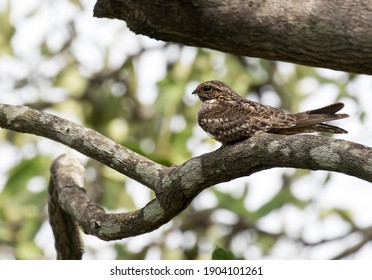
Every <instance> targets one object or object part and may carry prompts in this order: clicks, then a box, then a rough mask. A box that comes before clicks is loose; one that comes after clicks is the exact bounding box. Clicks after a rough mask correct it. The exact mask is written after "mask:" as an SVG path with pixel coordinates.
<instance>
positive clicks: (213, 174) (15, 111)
mask: <svg viewBox="0 0 372 280" xmlns="http://www.w3.org/2000/svg"><path fill="white" fill-rule="evenodd" d="M0 127H3V128H6V129H10V130H14V131H19V132H24V133H31V134H36V135H40V136H43V137H46V138H49V139H52V140H55V141H58V142H60V143H62V144H65V145H67V146H69V147H71V148H73V149H75V150H77V151H79V152H81V153H83V154H85V155H87V156H90V157H92V158H94V159H97V160H98V161H100V162H102V163H103V164H106V165H108V166H110V167H112V168H114V169H115V170H117V171H119V172H120V173H122V174H124V175H126V176H129V177H131V178H133V179H135V180H137V181H138V182H140V183H142V184H144V185H146V186H147V187H149V188H150V189H152V190H154V192H155V194H156V197H155V198H154V199H153V200H152V201H150V202H149V203H148V204H147V205H146V206H144V207H143V208H141V209H138V210H136V211H133V212H129V213H113V214H110V213H106V212H105V211H104V210H103V209H102V208H101V207H100V206H99V205H96V204H94V203H93V202H92V201H90V200H89V198H88V197H87V196H86V194H85V192H84V191H82V187H83V186H82V180H81V179H79V178H78V176H76V175H74V174H75V173H74V172H66V168H67V167H68V166H75V165H76V167H74V169H77V170H83V169H82V167H81V166H80V163H79V162H78V161H76V160H74V159H71V155H63V156H61V157H59V158H57V159H56V160H55V162H54V163H53V165H52V179H51V180H52V182H53V184H54V186H53V187H54V188H57V192H56V193H57V195H58V201H59V203H60V205H61V207H62V209H63V210H64V211H65V212H66V213H68V214H69V215H71V216H72V217H73V219H74V220H76V221H77V223H78V224H79V225H80V226H81V227H82V228H83V230H84V231H85V232H86V233H87V234H92V235H95V236H97V237H99V238H101V239H103V240H115V239H122V238H125V237H129V236H135V235H139V234H143V233H146V232H150V231H153V230H155V229H157V228H158V227H160V226H161V225H163V224H165V223H167V222H168V221H169V220H171V219H172V218H173V217H175V216H176V215H177V214H178V213H180V212H181V211H182V210H183V209H185V208H186V207H187V206H188V205H189V204H190V203H191V201H192V200H193V199H194V198H195V197H196V196H197V195H198V194H199V193H200V192H201V191H202V190H204V189H206V188H208V187H210V186H212V185H214V184H217V183H221V182H226V181H230V180H233V179H236V178H239V177H242V176H249V175H251V174H253V173H255V172H258V171H262V170H265V169H269V168H274V167H293V168H303V169H310V170H329V171H334V172H340V173H344V174H348V175H350V176H354V177H356V178H360V179H363V180H366V181H369V182H372V149H371V148H370V147H366V146H363V145H360V144H357V143H353V142H349V141H344V140H337V139H333V138H329V137H324V136H316V135H293V136H283V135H275V134H266V133H261V134H257V135H255V136H253V137H251V138H250V139H248V140H246V141H243V142H240V143H237V144H234V145H231V146H227V147H224V148H222V149H218V150H216V151H213V152H211V153H207V154H204V155H201V156H199V157H195V158H192V159H190V160H188V161H186V162H184V163H183V164H181V165H178V166H175V167H172V168H167V167H164V166H161V165H159V164H157V163H155V162H153V161H151V160H149V159H147V158H145V157H143V156H141V155H138V154H136V153H134V152H133V151H130V150H128V149H127V148H125V147H122V146H120V145H118V144H117V143H115V142H113V141H111V140H110V139H107V138H106V137H104V136H103V135H101V134H99V133H97V132H95V131H93V130H90V129H87V128H84V127H83V126H81V125H77V124H75V123H73V122H70V121H67V120H64V119H62V118H59V117H57V116H54V115H51V114H47V113H44V112H40V111H37V110H34V109H31V108H28V107H25V106H11V105H1V104H0ZM79 166H80V167H79ZM69 170H71V169H69ZM82 173H83V172H82ZM62 175H63V176H62ZM61 178H64V179H63V180H61Z"/></svg>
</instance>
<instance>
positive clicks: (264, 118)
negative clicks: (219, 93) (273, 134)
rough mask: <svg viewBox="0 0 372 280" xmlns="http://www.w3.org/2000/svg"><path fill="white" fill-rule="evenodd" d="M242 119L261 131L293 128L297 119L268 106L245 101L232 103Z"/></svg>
mask: <svg viewBox="0 0 372 280" xmlns="http://www.w3.org/2000/svg"><path fill="white" fill-rule="evenodd" d="M232 103H233V107H235V108H236V110H237V111H238V112H239V113H240V117H241V118H242V119H244V120H246V121H247V122H249V123H250V124H252V125H254V126H257V127H258V128H259V130H263V131H269V130H271V129H277V128H283V129H285V128H291V127H294V126H295V125H296V118H295V117H293V116H291V115H289V114H287V113H285V112H284V111H281V110H279V109H276V108H274V107H271V106H268V105H262V104H260V103H257V102H254V101H251V100H248V99H244V100H239V101H232Z"/></svg>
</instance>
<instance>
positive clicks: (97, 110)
mask: <svg viewBox="0 0 372 280" xmlns="http://www.w3.org/2000/svg"><path fill="white" fill-rule="evenodd" d="M94 2H95V1H94V0H70V1H69V0H53V1H47V0H27V1H24V0H11V1H10V0H2V1H0V102H1V103H7V104H13V105H27V106H30V107H32V108H36V109H38V110H42V111H44V112H49V113H53V114H55V115H58V116H60V117H63V118H66V119H68V120H71V121H74V122H76V123H80V124H82V125H84V126H86V127H89V128H92V129H95V130H97V131H99V132H100V133H102V134H104V135H106V136H107V137H109V138H111V139H113V140H114V141H116V142H118V143H120V144H121V145H124V146H125V147H128V148H129V149H132V150H133V151H135V152H137V153H139V154H142V155H144V156H146V157H148V158H150V159H152V160H154V161H156V162H158V163H161V164H163V165H166V166H170V165H172V164H180V163H182V162H184V161H187V160H188V159H190V158H191V157H194V156H197V155H200V154H203V153H206V152H210V151H213V150H215V149H217V148H218V147H219V146H220V145H219V144H218V143H217V142H215V141H214V140H212V139H210V138H209V137H208V136H207V135H206V134H205V133H204V132H203V131H202V130H201V129H200V128H199V127H198V125H197V123H196V116H197V111H198V108H199V107H200V101H199V100H198V99H197V97H194V96H192V95H191V92H192V91H193V90H194V88H195V87H196V86H197V85H198V84H199V83H200V82H203V81H205V80H211V79H218V80H222V81H224V82H226V83H228V84H229V85H230V86H231V87H232V88H233V89H235V90H236V91H237V92H238V93H239V94H241V95H242V96H245V97H247V98H249V99H252V100H255V101H259V102H261V103H264V104H268V105H271V106H275V107H277V108H281V109H284V110H287V111H290V112H297V111H302V110H308V109H314V108H317V107H321V106H324V105H327V104H329V103H332V102H335V101H340V102H344V103H345V109H343V112H345V113H348V114H350V118H349V119H346V120H342V121H340V122H338V123H335V124H336V125H340V126H341V127H343V128H345V129H346V130H348V131H349V134H346V135H337V136H336V137H337V138H341V139H345V140H349V141H354V142H358V143H361V144H364V145H367V146H372V127H371V125H370V124H371V123H372V107H371V104H372V94H371V89H372V77H370V76H365V75H354V74H349V73H345V72H338V71H332V70H327V69H320V68H311V67H305V66H300V65H294V64H289V63H283V62H273V61H267V60H262V59H257V58H247V57H238V56H233V55H228V54H224V53H220V52H217V51H213V50H209V49H198V48H191V47H185V46H181V45H177V44H171V43H165V42H161V41H155V40H152V39H149V38H147V37H144V36H139V35H135V34H134V33H132V32H131V31H129V29H128V28H127V27H126V25H125V23H124V22H121V21H118V20H109V19H97V18H94V17H93V6H94ZM67 151H69V148H67V147H65V146H63V145H61V144H58V143H55V142H53V141H51V140H48V139H44V138H41V137H36V136H33V135H26V134H20V133H15V132H12V131H8V130H4V129H1V130H0V259H55V257H56V253H55V250H54V240H53V235H52V231H51V228H50V226H49V223H48V216H47V208H46V204H47V184H48V180H49V167H50V164H51V161H52V160H53V159H54V158H55V157H57V156H58V155H60V154H62V153H65V152H67ZM74 153H75V154H76V156H77V157H78V158H79V159H81V160H82V161H83V162H84V165H85V167H86V188H87V191H88V194H89V196H90V197H91V198H92V199H93V200H94V201H96V202H97V203H99V204H101V205H102V206H104V207H105V208H106V209H107V211H115V212H118V211H125V212H127V211H132V210H135V209H138V208H139V207H142V206H144V205H145V204H146V203H147V202H148V201H149V200H150V199H151V198H152V197H153V194H152V193H151V192H150V191H149V190H148V189H147V188H146V187H143V186H142V185H140V184H139V183H137V182H135V181H133V180H131V179H129V178H126V177H125V176H123V175H121V174H119V173H117V172H116V171H113V170H112V169H110V168H108V167H106V166H103V165H102V164H100V163H98V162H96V161H94V160H91V159H89V158H86V157H85V156H83V155H81V154H79V153H77V152H74ZM370 213H372V186H371V185H370V184H369V183H367V182H364V181H362V180H359V179H356V178H353V177H349V176H347V175H343V174H335V173H329V172H323V171H317V172H310V171H307V170H296V169H290V168H287V169H278V168H277V169H272V170H267V171H262V172H259V173H256V174H254V175H252V176H250V177H246V178H240V179H237V180H234V181H232V182H229V183H224V184H220V185H217V186H214V187H211V188H209V189H207V190H205V191H204V192H202V193H201V194H200V195H199V196H198V197H197V198H196V199H195V200H194V201H193V203H192V204H191V205H190V206H189V207H188V208H187V209H186V210H185V211H184V212H183V213H181V214H180V215H179V216H178V217H176V218H174V219H173V220H172V221H170V222H169V223H168V224H166V225H164V226H162V227H161V228H160V229H158V230H156V231H154V232H151V233H148V234H144V235H141V236H137V237H132V238H127V239H124V240H120V241H115V242H105V241H101V240H99V239H98V238H96V237H93V236H87V235H84V234H83V239H84V242H85V251H86V253H85V255H84V258H85V259H210V258H211V254H212V251H213V249H214V248H215V247H216V246H221V247H224V248H227V249H230V250H231V251H233V252H234V254H235V255H236V256H237V257H239V258H244V259H330V258H341V257H345V258H351V259H370V258H372V243H371V242H370V239H371V238H372V215H371V214H370Z"/></svg>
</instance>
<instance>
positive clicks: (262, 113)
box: [193, 81, 348, 145]
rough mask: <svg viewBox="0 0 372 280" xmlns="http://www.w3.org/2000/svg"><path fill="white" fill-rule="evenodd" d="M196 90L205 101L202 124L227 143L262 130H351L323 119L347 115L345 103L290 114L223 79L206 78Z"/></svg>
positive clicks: (283, 131)
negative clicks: (244, 93)
mask: <svg viewBox="0 0 372 280" xmlns="http://www.w3.org/2000/svg"><path fill="white" fill-rule="evenodd" d="M193 94H197V95H198V96H199V98H200V100H201V101H202V102H203V104H202V106H201V108H200V111H199V114H198V123H199V125H200V126H201V127H202V128H203V129H204V131H206V132H207V133H208V134H209V135H210V136H211V137H212V138H214V139H215V140H217V141H219V142H221V143H222V144H224V145H227V144H231V143H235V142H239V141H242V140H245V139H247V138H249V137H251V136H252V135H253V134H255V133H257V132H259V131H264V132H269V133H277V134H297V133H304V132H330V133H347V131H346V130H344V129H342V128H339V127H336V126H332V125H329V124H325V123H323V122H326V121H331V120H336V119H343V118H347V117H348V115H347V114H336V112H338V111H339V110H341V109H342V108H343V107H344V104H343V103H335V104H331V105H328V106H326V107H322V108H319V109H315V110H310V111H306V112H301V113H296V114H289V113H286V112H284V111H281V110H279V109H276V108H273V107H271V106H267V105H262V104H259V103H257V102H254V101H250V100H248V99H244V98H243V97H241V96H240V95H238V94H237V93H236V92H235V91H234V90H232V89H231V88H230V87H229V86H228V85H226V84H225V83H223V82H220V81H207V82H204V83H202V84H200V85H199V86H198V87H197V88H196V89H195V91H194V92H193Z"/></svg>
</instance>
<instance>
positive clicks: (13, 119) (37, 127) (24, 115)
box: [0, 104, 166, 189]
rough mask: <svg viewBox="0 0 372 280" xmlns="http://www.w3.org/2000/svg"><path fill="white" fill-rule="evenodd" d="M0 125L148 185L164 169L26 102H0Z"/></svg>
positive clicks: (98, 135)
mask: <svg viewBox="0 0 372 280" xmlns="http://www.w3.org/2000/svg"><path fill="white" fill-rule="evenodd" d="M0 127H2V128H7V129H10V130H14V131H19V132H23V133H30V134H35V135H39V136H43V137H46V138H49V139H52V140H54V141H57V142H60V143H62V144H64V145H66V146H69V147H71V148H73V149H75V150H77V151H79V152H81V153H82V154H84V155H86V156H88V157H90V158H93V159H96V160H98V161H100V162H102V163H103V164H105V165H107V166H109V167H111V168H113V169H115V170H117V171H118V172H120V173H122V174H125V175H126V176H128V177H131V178H132V179H134V180H136V181H138V182H140V183H141V184H143V185H145V186H147V187H149V188H151V189H154V187H155V186H156V185H157V184H158V183H159V179H160V178H162V173H164V172H165V171H166V168H165V167H163V166H162V165H160V164H157V163H155V162H153V161H151V160H148V159H147V158H145V157H143V156H141V155H139V154H136V153H135V152H133V151H131V150H129V149H127V148H125V147H123V146H121V145H119V144H117V143H115V142H114V141H112V140H110V139H108V138H107V137H105V136H103V135H102V134H100V133H98V132H96V131H94V130H91V129H89V128H85V127H83V126H81V125H77V124H75V123H73V122H70V121H67V120H64V119H62V118H59V117H57V116H54V115H51V114H47V113H43V112H40V111H38V110H34V109H31V108H29V107H26V106H12V105H6V104H0Z"/></svg>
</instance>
